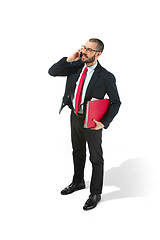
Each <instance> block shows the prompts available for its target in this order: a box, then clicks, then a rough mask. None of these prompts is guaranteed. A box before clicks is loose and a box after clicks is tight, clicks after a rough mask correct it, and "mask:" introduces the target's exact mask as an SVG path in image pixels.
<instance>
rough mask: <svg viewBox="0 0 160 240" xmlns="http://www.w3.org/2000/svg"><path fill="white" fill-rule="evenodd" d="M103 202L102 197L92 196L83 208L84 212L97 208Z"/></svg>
mask: <svg viewBox="0 0 160 240" xmlns="http://www.w3.org/2000/svg"><path fill="white" fill-rule="evenodd" d="M100 200H101V195H100V194H99V195H90V196H89V198H88V200H87V201H86V203H85V204H84V206H83V209H84V210H91V209H93V208H95V207H96V206H97V204H98V202H99V201H100Z"/></svg>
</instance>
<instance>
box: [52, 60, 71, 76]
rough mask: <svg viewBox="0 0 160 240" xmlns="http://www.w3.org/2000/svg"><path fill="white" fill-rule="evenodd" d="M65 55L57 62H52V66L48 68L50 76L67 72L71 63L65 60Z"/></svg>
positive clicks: (65, 74) (66, 73)
mask: <svg viewBox="0 0 160 240" xmlns="http://www.w3.org/2000/svg"><path fill="white" fill-rule="evenodd" d="M66 59H67V57H64V58H62V59H61V60H60V61H58V62H57V63H55V64H53V66H52V67H51V68H50V69H49V70H48V73H49V74H50V75H51V76H54V77H56V76H67V75H68V73H69V69H70V66H71V63H69V62H67V61H66Z"/></svg>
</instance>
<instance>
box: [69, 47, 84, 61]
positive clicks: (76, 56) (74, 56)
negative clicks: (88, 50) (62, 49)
mask: <svg viewBox="0 0 160 240" xmlns="http://www.w3.org/2000/svg"><path fill="white" fill-rule="evenodd" d="M80 53H81V49H78V50H77V52H75V53H73V54H72V55H71V56H70V57H68V58H67V62H74V61H78V60H79V59H80Z"/></svg>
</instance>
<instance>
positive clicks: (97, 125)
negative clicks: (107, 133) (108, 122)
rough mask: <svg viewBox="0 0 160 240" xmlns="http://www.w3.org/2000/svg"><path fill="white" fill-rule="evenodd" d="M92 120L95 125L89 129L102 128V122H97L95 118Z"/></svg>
mask: <svg viewBox="0 0 160 240" xmlns="http://www.w3.org/2000/svg"><path fill="white" fill-rule="evenodd" d="M93 122H95V124H96V126H95V127H94V128H91V130H100V129H102V128H104V125H103V123H101V122H98V121H96V120H95V119H93Z"/></svg>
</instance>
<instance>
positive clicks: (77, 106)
mask: <svg viewBox="0 0 160 240" xmlns="http://www.w3.org/2000/svg"><path fill="white" fill-rule="evenodd" d="M87 69H88V68H87V67H85V69H84V71H83V73H82V75H81V78H80V81H79V85H78V90H77V94H76V100H75V113H76V114H77V113H78V112H79V110H80V105H81V98H82V88H83V83H84V79H85V76H86V72H87Z"/></svg>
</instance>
